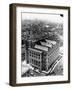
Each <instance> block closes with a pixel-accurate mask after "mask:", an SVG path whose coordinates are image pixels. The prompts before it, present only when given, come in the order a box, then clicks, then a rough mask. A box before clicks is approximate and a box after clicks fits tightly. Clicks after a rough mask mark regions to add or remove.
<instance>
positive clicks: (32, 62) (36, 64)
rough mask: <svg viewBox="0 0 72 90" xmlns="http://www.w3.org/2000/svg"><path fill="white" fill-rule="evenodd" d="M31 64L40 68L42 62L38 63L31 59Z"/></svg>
mask: <svg viewBox="0 0 72 90" xmlns="http://www.w3.org/2000/svg"><path fill="white" fill-rule="evenodd" d="M30 63H31V64H33V65H35V66H40V61H36V60H35V59H30Z"/></svg>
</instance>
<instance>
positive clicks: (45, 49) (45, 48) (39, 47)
mask: <svg viewBox="0 0 72 90" xmlns="http://www.w3.org/2000/svg"><path fill="white" fill-rule="evenodd" d="M34 48H37V49H40V50H44V51H48V47H45V46H42V45H35V47H34Z"/></svg>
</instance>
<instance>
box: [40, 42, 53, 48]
mask: <svg viewBox="0 0 72 90" xmlns="http://www.w3.org/2000/svg"><path fill="white" fill-rule="evenodd" d="M41 44H42V45H44V46H47V47H50V48H52V44H51V43H50V44H49V43H45V42H41Z"/></svg>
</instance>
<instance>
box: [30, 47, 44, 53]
mask: <svg viewBox="0 0 72 90" xmlns="http://www.w3.org/2000/svg"><path fill="white" fill-rule="evenodd" d="M28 49H29V50H32V51H35V52H39V53H42V51H41V50H37V49H35V48H28Z"/></svg>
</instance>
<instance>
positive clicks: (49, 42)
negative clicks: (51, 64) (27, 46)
mask: <svg viewBox="0 0 72 90" xmlns="http://www.w3.org/2000/svg"><path fill="white" fill-rule="evenodd" d="M46 42H47V43H48V44H53V45H56V41H53V40H48V39H46Z"/></svg>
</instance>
